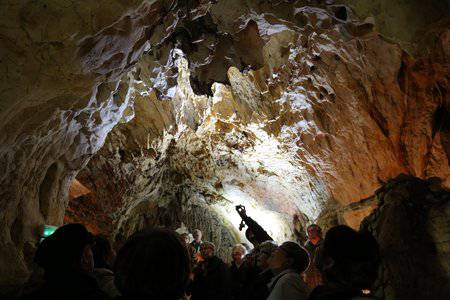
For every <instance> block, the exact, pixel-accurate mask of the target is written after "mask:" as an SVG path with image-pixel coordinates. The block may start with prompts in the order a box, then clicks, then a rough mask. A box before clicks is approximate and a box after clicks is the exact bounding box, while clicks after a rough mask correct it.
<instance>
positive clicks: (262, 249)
mask: <svg viewBox="0 0 450 300" xmlns="http://www.w3.org/2000/svg"><path fill="white" fill-rule="evenodd" d="M277 247H278V245H277V244H276V243H275V242H274V241H265V242H263V243H261V244H260V245H259V246H258V252H257V254H256V266H257V267H258V268H260V269H261V270H265V269H267V268H268V267H269V265H268V263H267V260H268V259H269V257H270V256H271V255H272V252H273V251H274V250H275V249H276V248H277Z"/></svg>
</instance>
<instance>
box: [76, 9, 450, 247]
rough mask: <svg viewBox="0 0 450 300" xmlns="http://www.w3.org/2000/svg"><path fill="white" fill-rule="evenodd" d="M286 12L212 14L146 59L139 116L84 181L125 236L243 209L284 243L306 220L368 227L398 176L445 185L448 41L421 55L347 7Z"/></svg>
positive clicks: (232, 217)
mask: <svg viewBox="0 0 450 300" xmlns="http://www.w3.org/2000/svg"><path fill="white" fill-rule="evenodd" d="M228 4H230V3H228ZM247 4H248V3H247ZM280 5H281V7H276V8H273V7H265V6H251V7H250V8H249V7H248V6H246V5H244V4H242V3H240V4H239V3H236V2H232V5H231V6H230V7H228V8H225V7H224V4H223V3H218V4H217V5H213V6H208V7H207V9H205V10H202V11H201V15H200V16H199V15H198V14H194V15H193V16H190V17H188V18H187V19H184V20H182V21H178V23H177V26H175V27H174V28H172V36H170V35H169V37H168V38H166V39H165V40H164V42H163V43H158V44H156V45H153V47H154V48H155V49H156V50H154V51H150V52H148V53H146V54H145V55H144V56H143V57H142V59H141V61H140V62H139V63H138V68H137V71H136V72H135V73H134V74H135V80H136V82H138V84H137V85H135V96H134V97H133V98H134V99H135V111H136V114H135V117H134V119H133V120H131V121H130V122H128V123H126V124H120V125H118V126H117V127H116V128H115V129H114V130H113V131H112V133H111V134H110V135H109V136H108V138H107V141H106V144H105V146H104V147H103V148H102V150H100V151H99V152H98V154H97V155H96V156H95V157H93V159H92V160H91V161H90V163H89V164H88V166H87V167H86V169H84V170H83V171H82V172H81V173H80V175H79V177H78V178H79V180H81V181H83V182H85V183H86V184H88V185H90V186H102V188H100V189H99V193H101V194H102V195H100V196H99V197H98V201H99V202H104V203H111V200H110V199H111V197H113V198H114V199H122V200H121V201H119V203H118V204H117V205H116V206H115V207H116V211H119V210H120V211H121V212H120V213H117V212H116V213H114V214H116V215H118V216H119V217H117V218H115V222H117V224H118V225H117V226H118V228H119V229H118V230H119V231H121V232H128V233H126V234H124V235H125V236H126V235H129V234H131V233H132V232H133V230H129V228H134V227H135V226H133V225H132V224H133V223H136V224H140V221H139V220H140V219H141V218H144V215H145V213H143V212H142V209H141V208H139V209H135V208H134V206H136V205H143V206H144V207H145V206H150V207H153V206H155V205H158V206H159V207H168V206H169V205H172V204H173V203H190V202H191V201H199V202H201V203H203V204H204V205H209V206H210V207H214V205H217V206H218V208H219V210H221V211H222V212H224V213H223V215H224V218H220V217H219V219H222V222H225V221H224V219H227V220H228V221H231V224H234V226H237V224H238V222H239V218H238V217H237V215H236V213H235V212H234V211H233V206H234V205H236V204H240V203H244V204H246V205H248V206H249V207H250V208H251V209H250V214H252V213H253V215H254V216H256V218H257V219H258V221H260V222H261V224H262V225H263V226H264V227H266V228H269V229H270V230H271V229H272V228H274V227H275V228H280V230H278V231H277V232H275V231H274V232H272V234H273V235H274V237H275V239H276V240H279V241H282V240H285V239H288V238H292V229H291V225H290V223H291V221H292V216H293V215H296V214H297V215H303V216H305V219H304V225H305V224H306V223H307V222H312V221H317V222H319V223H321V224H323V225H324V227H329V226H331V225H333V224H335V223H346V224H349V225H351V226H352V227H354V228H357V227H359V223H360V221H361V220H362V219H363V218H364V217H365V216H367V215H368V214H370V212H371V211H372V210H373V209H374V208H375V207H376V205H375V204H374V202H373V201H372V202H368V201H364V200H363V201H360V200H361V199H366V198H367V197H369V196H371V195H372V194H373V193H374V191H375V190H376V189H377V188H378V187H379V186H380V185H381V184H383V183H385V182H387V180H389V179H390V178H393V177H396V176H397V175H398V174H400V173H408V174H412V175H414V176H417V177H421V178H430V177H439V178H441V180H442V181H443V185H444V186H449V184H450V181H449V180H450V177H449V174H450V170H449V167H448V166H449V165H448V155H447V151H446V149H448V146H447V145H446V140H447V139H448V137H449V131H448V126H447V125H446V123H447V122H448V113H446V112H447V109H448V99H447V98H448V97H447V96H446V95H447V94H446V93H447V85H448V78H447V72H446V68H447V65H446V63H445V59H444V56H442V53H443V51H444V50H445V49H446V48H445V47H447V45H446V42H445V41H446V40H445V36H446V35H445V34H441V35H439V37H440V38H441V43H440V44H438V45H437V46H436V47H437V48H438V49H436V51H435V52H436V53H441V55H436V56H434V57H432V58H431V57H428V58H426V59H425V58H414V57H413V56H411V55H410V54H408V53H407V52H405V51H404V50H403V49H402V48H401V47H400V46H399V45H398V44H396V43H393V42H392V41H389V40H386V38H384V37H383V36H381V35H380V34H379V33H378V32H377V31H375V28H376V27H375V26H374V24H373V23H372V22H370V20H366V21H361V20H360V19H359V18H358V17H357V16H356V15H355V14H354V13H353V12H352V11H351V10H350V9H349V8H347V7H344V6H336V5H331V6H328V7H320V8H319V7H296V6H295V5H287V4H285V3H282V4H280ZM237 7H238V8H237ZM269 9H270V14H269V13H268V10H269ZM342 9H345V14H344V13H342ZM236 12H239V16H240V17H239V18H235V17H233V16H234V15H233V13H236ZM378 17H380V16H378ZM230 20H234V21H233V22H231V21H230ZM164 24H166V23H164ZM164 26H165V25H164ZM212 30H216V31H213V32H211V31H212ZM155 31H156V32H158V29H156V30H155ZM165 34H167V33H165ZM401 37H402V36H398V38H401ZM157 40H158V42H160V41H161V39H157ZM191 40H195V41H196V43H195V45H194V46H193V45H192V44H191V43H188V42H189V41H191ZM207 45H213V46H211V47H208V46H207ZM248 47H253V48H252V49H254V51H252V52H249V51H247V52H246V49H248ZM224 48H226V49H228V50H227V51H228V52H227V53H225V54H224V53H223V49H224ZM411 52H412V51H411ZM225 56H226V57H227V59H225V58H224V57H225ZM417 56H418V57H420V55H419V54H417ZM217 60H219V61H222V62H223V63H222V64H218V63H217ZM243 62H247V64H249V63H250V62H251V63H250V64H251V68H248V66H247V67H244V66H243V65H242V64H243ZM239 68H240V69H239ZM224 72H225V74H226V76H225V77H224ZM162 78H165V79H166V80H162ZM210 80H214V81H216V82H212V81H210ZM208 82H209V87H208ZM202 92H203V94H202ZM106 170H108V171H107V172H106ZM163 174H164V175H163ZM105 175H106V176H105ZM99 182H100V184H99ZM105 182H108V183H107V184H106V185H105ZM104 187H106V188H104ZM179 191H182V192H181V193H183V196H180V194H179V193H178V192H179ZM186 198H188V199H191V200H188V201H186V200H182V199H186ZM143 203H145V204H143ZM124 207H128V208H127V209H126V210H124ZM113 210H114V207H113ZM179 210H182V208H181V207H180V208H179ZM269 212H271V213H273V214H275V215H271V216H267V215H265V214H268V213H269ZM107 213H109V212H107ZM152 214H154V213H152ZM204 220H207V218H204ZM123 224H128V225H126V226H127V229H125V231H123V230H122V229H121V226H123ZM177 224H179V222H178V223H177ZM130 226H131V227H130ZM140 226H142V225H140ZM189 229H190V230H192V229H194V228H192V227H191V228H189ZM205 230H206V231H208V230H209V229H208V226H205ZM114 234H115V233H113V235H114ZM122 234H123V233H122ZM211 239H212V240H213V241H215V242H218V241H220V240H221V239H220V237H219V236H217V237H214V236H211ZM240 239H241V240H244V241H245V239H243V237H242V236H241V237H240Z"/></svg>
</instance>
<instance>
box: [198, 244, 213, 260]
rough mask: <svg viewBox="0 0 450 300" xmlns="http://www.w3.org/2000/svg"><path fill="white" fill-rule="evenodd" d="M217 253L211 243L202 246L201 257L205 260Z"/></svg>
mask: <svg viewBox="0 0 450 300" xmlns="http://www.w3.org/2000/svg"><path fill="white" fill-rule="evenodd" d="M215 251H216V246H215V245H214V244H213V243H211V242H203V243H202V244H201V245H200V255H201V256H202V257H203V258H204V259H207V258H209V257H212V256H214V253H215Z"/></svg>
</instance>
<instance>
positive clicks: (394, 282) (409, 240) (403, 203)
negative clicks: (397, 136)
mask: <svg viewBox="0 0 450 300" xmlns="http://www.w3.org/2000/svg"><path fill="white" fill-rule="evenodd" d="M373 198H374V200H375V201H376V202H377V203H378V208H377V209H376V210H375V211H374V212H373V213H372V214H371V215H370V216H368V217H367V218H366V219H364V221H363V223H362V224H361V229H362V230H367V231H369V232H371V233H372V234H373V235H374V237H375V238H376V239H377V241H378V244H379V247H380V255H381V257H382V263H381V267H380V272H379V274H380V277H379V278H378V280H377V282H376V284H375V288H374V293H375V296H377V297H379V298H381V299H445V298H446V297H447V295H448V294H449V292H450V280H449V278H450V277H449V274H450V266H449V261H450V251H449V249H450V248H449V246H450V239H449V238H450V232H449V213H450V205H449V204H450V191H449V190H448V189H442V187H440V185H439V183H438V182H436V181H435V180H429V181H424V180H420V179H418V178H415V177H411V176H405V175H403V176H399V177H398V178H395V179H393V180H390V181H389V182H388V183H387V184H386V185H384V186H383V187H382V188H380V189H379V190H378V191H377V192H376V194H375V196H374V197H373Z"/></svg>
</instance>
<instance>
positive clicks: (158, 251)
mask: <svg viewBox="0 0 450 300" xmlns="http://www.w3.org/2000/svg"><path fill="white" fill-rule="evenodd" d="M114 271H115V280H114V282H115V284H116V286H117V288H118V289H119V290H120V292H121V293H122V295H123V296H128V297H142V298H145V297H148V298H149V299H155V300H159V299H167V300H169V299H179V298H181V297H182V296H183V295H184V292H185V288H186V285H187V283H188V280H189V272H190V259H189V253H188V251H187V249H186V247H185V244H184V243H183V242H182V241H181V238H180V237H179V235H178V234H176V233H175V232H174V231H172V230H168V229H152V230H144V231H140V232H138V233H136V234H134V235H133V236H132V237H131V238H130V239H128V241H127V242H126V243H125V245H124V246H123V247H122V249H120V251H119V253H118V255H117V258H116V262H115V265H114Z"/></svg>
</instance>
